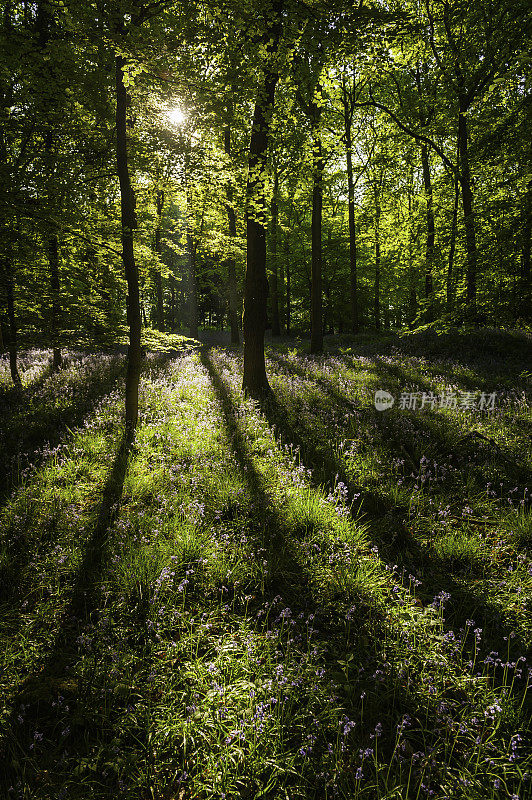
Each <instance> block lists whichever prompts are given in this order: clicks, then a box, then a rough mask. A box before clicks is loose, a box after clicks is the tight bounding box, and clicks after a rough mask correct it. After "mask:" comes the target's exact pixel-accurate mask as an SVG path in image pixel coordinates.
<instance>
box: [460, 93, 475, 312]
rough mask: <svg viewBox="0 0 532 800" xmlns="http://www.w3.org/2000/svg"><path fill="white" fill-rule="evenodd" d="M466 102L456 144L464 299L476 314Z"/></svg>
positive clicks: (462, 101)
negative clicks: (464, 268)
mask: <svg viewBox="0 0 532 800" xmlns="http://www.w3.org/2000/svg"><path fill="white" fill-rule="evenodd" d="M468 107H469V106H468V103H467V101H466V100H465V99H464V98H463V97H460V101H459V112H460V113H459V116H458V146H459V149H460V185H461V188H462V208H463V211H464V228H465V243H466V299H467V304H468V306H469V309H470V312H471V313H472V315H473V316H476V299H477V242H476V233H475V215H474V211H473V190H472V187H471V173H470V169H469V150H468V146H469V142H468V129H467V117H466V113H467V110H468Z"/></svg>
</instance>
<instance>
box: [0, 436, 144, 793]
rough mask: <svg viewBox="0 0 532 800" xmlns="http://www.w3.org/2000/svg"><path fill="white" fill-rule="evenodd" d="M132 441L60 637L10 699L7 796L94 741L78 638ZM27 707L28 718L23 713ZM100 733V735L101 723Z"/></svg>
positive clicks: (108, 490)
mask: <svg viewBox="0 0 532 800" xmlns="http://www.w3.org/2000/svg"><path fill="white" fill-rule="evenodd" d="M131 445H132V436H131V434H124V435H123V437H122V439H121V441H120V444H119V447H118V450H117V453H116V456H115V459H114V463H113V465H112V467H111V469H110V471H109V475H108V478H107V481H106V484H105V487H104V490H103V496H102V500H101V503H100V506H99V510H98V514H97V518H96V522H95V525H94V528H93V531H92V534H91V536H90V539H89V540H88V542H87V544H86V546H85V550H84V554H83V559H82V562H81V564H80V566H79V568H78V570H77V574H76V576H75V579H74V584H73V587H72V590H71V592H70V597H69V599H68V602H67V604H66V607H65V609H64V610H63V612H62V614H61V618H62V620H61V624H60V628H59V630H58V632H57V635H56V637H55V641H54V642H53V645H52V647H51V649H50V650H49V652H48V654H47V656H46V659H45V660H44V663H43V664H42V666H41V667H40V668H39V669H38V671H35V672H34V674H32V675H30V676H28V677H27V678H26V679H25V680H24V682H23V683H22V685H21V686H20V687H19V689H18V691H17V692H16V694H15V696H14V697H13V699H12V701H11V706H12V712H11V714H10V716H9V717H8V719H7V721H6V726H5V730H4V733H3V736H2V742H1V746H0V763H1V764H2V768H0V787H3V789H4V791H5V795H3V796H6V797H7V796H8V795H7V790H8V788H9V787H10V786H13V785H15V784H16V783H17V782H20V783H21V784H22V786H24V788H25V789H27V788H28V787H30V786H38V785H39V782H40V781H41V780H42V779H43V777H44V776H47V777H49V776H52V777H53V770H54V766H55V765H56V764H57V763H58V762H59V760H60V759H61V757H62V754H63V752H64V751H65V748H66V746H67V745H68V749H69V753H70V755H72V748H74V750H75V751H76V752H77V753H78V754H79V758H80V759H82V757H83V756H84V755H88V753H89V752H90V749H91V745H92V744H94V741H93V739H92V735H91V734H92V731H91V726H90V724H86V722H84V721H83V698H82V697H80V696H79V692H78V691H77V688H78V687H77V686H76V682H75V681H74V680H73V679H72V677H71V674H70V673H71V671H72V668H73V666H74V665H75V663H76V662H77V660H78V648H77V639H78V637H79V635H80V633H82V632H83V628H84V626H85V625H86V624H88V623H89V622H90V620H91V615H93V613H94V612H97V610H98V608H99V597H98V590H99V582H100V580H101V576H102V574H103V572H104V570H105V568H106V566H107V564H108V561H109V552H108V546H107V545H108V534H109V530H110V528H111V527H112V525H113V522H114V520H115V519H116V517H117V514H118V509H119V505H120V498H121V495H122V489H123V484H124V479H125V475H126V471H127V466H128V461H129V456H130V452H131ZM89 691H90V688H89ZM58 695H61V696H63V698H64V699H66V700H67V702H68V704H69V708H70V713H69V717H68V719H67V722H68V723H69V727H70V726H71V728H72V734H73V735H71V736H69V737H68V741H66V739H65V737H64V736H63V735H62V733H61V731H60V730H59V728H60V727H61V726H60V725H59V723H60V721H63V722H64V721H65V720H64V712H63V711H62V709H61V710H60V709H59V707H58V704H57V703H56V702H55V700H56V699H57V697H58ZM22 711H23V713H24V717H22V716H20V717H19V714H21V712H22ZM21 720H22V721H21ZM35 732H39V736H40V738H41V739H42V741H43V744H42V745H40V744H39V741H40V740H36V739H35ZM41 734H42V736H41ZM97 735H98V737H99V739H101V737H102V730H101V728H99V727H98V734H97ZM106 735H107V736H109V737H111V738H112V730H111V729H109V730H106ZM94 736H96V732H95V733H94ZM45 743H46V744H45Z"/></svg>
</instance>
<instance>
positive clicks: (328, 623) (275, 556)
mask: <svg viewBox="0 0 532 800" xmlns="http://www.w3.org/2000/svg"><path fill="white" fill-rule="evenodd" d="M200 360H201V363H202V364H203V366H204V367H205V368H206V370H207V372H208V374H209V378H210V380H211V384H212V386H213V389H214V392H215V394H216V398H217V401H218V403H219V406H220V408H221V410H222V413H223V417H224V423H225V428H226V435H227V438H228V440H229V442H230V443H231V446H232V449H233V452H234V454H235V457H236V461H237V464H238V467H239V471H240V473H241V477H242V479H243V480H244V482H245V483H246V484H247V487H248V489H249V492H250V496H251V497H252V499H253V509H254V519H255V518H256V517H257V516H258V518H259V519H260V520H261V522H260V525H261V528H262V530H263V534H264V545H265V547H266V549H267V551H268V556H269V561H270V564H272V565H273V570H272V578H271V579H270V581H269V582H268V584H267V585H266V587H265V598H266V599H268V600H270V601H271V599H272V598H273V597H274V596H275V595H279V594H280V595H281V597H282V600H281V604H282V605H284V604H285V603H286V604H288V605H289V606H290V608H291V609H292V611H295V612H296V613H297V612H301V611H304V612H306V613H312V614H313V615H315V621H314V623H313V624H314V627H315V633H316V641H317V642H321V643H322V644H324V645H325V646H326V648H327V652H328V658H329V663H328V668H329V669H330V670H331V671H333V672H334V674H335V675H338V663H340V662H339V661H338V659H342V658H343V659H345V658H346V657H349V658H353V655H354V654H355V653H356V655H357V657H358V661H357V662H356V664H357V668H356V669H355V676H357V677H353V678H352V679H343V681H342V685H341V686H338V684H337V685H336V689H337V690H339V691H340V695H341V698H337V700H336V702H337V703H338V702H340V704H341V707H342V708H343V709H344V711H345V713H346V714H348V715H351V716H353V715H354V714H358V713H360V708H361V705H360V704H361V695H360V691H361V688H363V689H367V690H368V692H370V693H371V694H373V693H375V694H377V695H378V696H379V697H380V696H381V695H385V694H386V693H387V692H391V693H393V694H394V695H395V691H394V690H392V688H391V687H392V685H393V681H394V680H395V679H396V676H395V675H393V674H390V675H389V676H388V678H382V679H379V683H378V684H377V683H374V682H373V679H372V678H371V677H370V676H371V672H372V671H373V670H376V669H378V665H379V664H380V663H381V661H382V660H385V655H384V652H383V649H382V646H381V644H382V643H383V642H384V640H385V636H384V628H383V624H384V616H383V614H382V611H381V610H380V609H379V608H378V607H377V606H376V604H375V601H374V599H373V598H372V597H371V595H369V594H366V593H365V591H364V590H362V589H358V588H357V590H356V595H355V596H353V595H351V596H350V597H341V598H340V597H338V596H337V595H333V596H331V598H330V599H329V600H328V601H325V603H324V599H323V597H322V598H320V599H318V598H316V597H315V590H314V589H313V586H312V576H311V574H310V572H308V570H307V569H306V568H305V567H303V566H302V565H301V563H300V561H299V559H298V558H297V556H296V555H295V553H294V552H293V549H292V547H291V543H290V535H294V532H293V531H291V530H290V529H289V527H288V525H287V523H285V522H284V520H283V517H282V515H281V513H279V511H278V510H277V509H276V508H275V505H274V502H273V500H272V498H271V497H269V495H268V494H267V492H266V491H265V489H264V486H263V482H262V479H261V476H260V474H259V472H258V471H257V469H256V467H255V465H254V463H253V460H252V458H251V456H250V448H249V443H248V442H247V441H246V438H245V436H244V434H243V433H242V430H241V428H240V425H239V422H238V417H237V416H236V413H235V407H234V404H233V401H232V398H231V395H230V391H229V390H228V388H227V386H226V384H225V382H224V380H223V378H222V376H221V375H220V373H219V372H218V370H217V367H216V365H215V363H214V361H213V359H212V358H211V356H210V354H209V353H208V352H207V350H205V349H204V350H203V351H202V353H201V356H200ZM274 402H275V401H274V400H273V399H272V398H271V397H269V398H268V399H267V400H265V401H264V403H263V404H262V408H263V411H264V409H265V408H270V409H271V407H272V404H273V403H274ZM347 601H349V602H350V604H351V605H352V604H353V602H355V604H356V606H357V624H355V625H352V626H350V633H348V635H347V638H346V620H345V611H344V606H345V603H346V602H347ZM246 606H247V604H246ZM360 674H362V675H363V677H362V679H360V678H359V677H358V676H359V675H360ZM379 674H380V673H379ZM388 681H390V686H389V687H387V682H388ZM362 696H363V695H362ZM416 703H417V700H416V698H415V696H414V693H412V692H411V691H410V690H408V689H405V690H404V691H403V692H402V693H401V696H400V697H396V700H395V704H394V708H393V711H392V713H393V714H394V716H396V717H397V719H400V718H401V717H402V715H403V714H404V713H408V712H409V713H412V714H413V713H414V709H415V708H416ZM390 711H391V709H390V708H389V709H388V712H389V713H390ZM380 713H381V712H380V710H379V707H376V708H373V707H372V706H371V705H370V706H369V707H368V708H367V711H366V717H365V723H366V726H368V730H369V729H370V728H369V726H371V725H372V724H373V725H374V724H375V723H376V722H377V720H378V718H379V714H380ZM364 735H365V731H362V730H361V731H360V736H362V737H363V736H364ZM363 741H364V740H363V739H361V740H360V743H361V744H362V742H363ZM383 744H384V743H383ZM388 747H390V753H389V755H391V752H392V749H393V743H392V742H391V741H390V742H388V743H386V744H384V747H383V752H385V751H386V750H387V748H388ZM355 752H356V750H354V751H353V756H354V754H355Z"/></svg>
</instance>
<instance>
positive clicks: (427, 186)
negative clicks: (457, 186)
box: [421, 144, 435, 321]
mask: <svg viewBox="0 0 532 800" xmlns="http://www.w3.org/2000/svg"><path fill="white" fill-rule="evenodd" d="M421 166H422V170H423V187H424V191H425V203H426V220H427V243H426V251H425V298H426V299H427V300H428V301H429V308H428V318H429V321H430V320H431V319H432V316H433V311H434V309H433V308H432V303H433V290H434V286H433V267H434V239H435V232H434V208H433V197H432V179H431V175H430V162H429V149H428V146H427V145H425V144H424V145H423V146H422V147H421Z"/></svg>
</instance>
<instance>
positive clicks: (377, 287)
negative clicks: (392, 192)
mask: <svg viewBox="0 0 532 800" xmlns="http://www.w3.org/2000/svg"><path fill="white" fill-rule="evenodd" d="M380 217H381V209H380V206H379V205H377V207H376V209H375V285H374V298H373V303H374V305H373V308H374V316H375V330H376V331H377V332H378V331H380V329H381V313H380V281H381V241H380Z"/></svg>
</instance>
